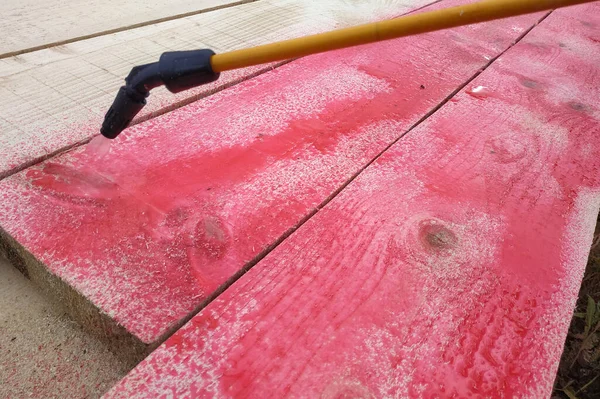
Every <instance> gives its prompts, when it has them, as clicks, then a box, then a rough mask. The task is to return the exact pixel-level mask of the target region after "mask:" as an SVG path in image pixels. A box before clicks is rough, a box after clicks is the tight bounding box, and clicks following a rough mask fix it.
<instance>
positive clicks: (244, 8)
mask: <svg viewBox="0 0 600 399" xmlns="http://www.w3.org/2000/svg"><path fill="white" fill-rule="evenodd" d="M431 1H432V0H369V1H366V2H365V1H357V0H353V1H344V0H331V1H327V2H321V1H318V0H268V1H258V2H253V3H248V4H244V5H240V6H236V7H231V8H227V9H222V10H218V11H214V12H210V13H206V14H200V15H195V16H192V17H188V18H181V19H177V20H174V21H169V22H165V23H161V24H156V25H152V26H147V27H143V28H138V29H133V30H129V31H126V32H120V33H117V34H114V35H106V36H101V37H97V38H94V39H90V40H85V41H81V42H77V43H71V44H67V45H63V46H57V47H52V48H49V49H45V50H40V51H36V52H34V53H29V54H23V55H19V56H16V57H11V58H7V59H0V178H2V177H5V176H7V175H10V174H12V173H14V172H15V171H18V170H21V169H23V168H24V167H26V166H29V165H30V164H33V163H36V162H39V160H40V159H43V158H44V157H48V156H49V155H51V154H54V153H57V152H60V151H61V150H64V149H65V148H68V147H70V146H73V145H75V144H77V143H80V142H81V141H85V140H89V139H90V138H91V137H92V136H94V135H97V134H99V128H100V125H101V123H102V119H103V117H104V113H105V112H106V110H107V109H108V107H109V106H110V105H111V104H112V101H113V99H114V96H115V95H116V93H117V90H118V88H119V87H120V86H121V85H122V84H123V79H124V77H125V76H126V75H127V74H128V73H129V71H130V70H131V68H132V67H133V66H135V65H141V64H145V63H149V62H155V61H156V60H157V59H158V57H159V56H160V54H161V53H163V52H165V51H173V50H186V49H194V48H212V49H213V50H215V51H216V52H223V51H227V50H234V49H238V48H242V47H247V46H251V45H256V44H264V43H269V42H273V41H276V40H281V39H286V38H293V37H298V36H302V35H305V34H309V33H317V32H322V31H326V30H329V29H333V28H336V27H344V26H349V25H353V24H356V23H359V22H367V21H370V20H379V19H383V18H389V17H392V16H397V15H399V14H402V13H405V12H407V11H410V10H411V9H413V8H417V7H419V6H421V5H424V4H427V3H429V2H431ZM272 67H273V66H272V65H264V66H258V67H252V68H247V69H243V70H238V71H232V72H229V73H224V74H222V75H221V78H220V79H219V81H217V82H214V83H212V84H210V85H205V86H202V87H199V88H196V89H194V90H190V91H186V92H183V93H179V94H177V95H173V94H171V93H169V92H167V90H165V89H164V88H159V89H155V90H153V91H152V95H151V97H150V98H149V104H148V106H146V107H145V108H144V110H143V111H142V113H140V115H138V117H137V118H136V119H135V120H134V123H137V122H140V121H142V120H145V119H148V118H151V117H153V116H156V115H157V114H161V113H164V112H166V111H169V110H172V109H174V108H177V107H179V106H181V105H182V104H186V103H189V102H192V101H194V100H196V99H198V98H200V97H202V96H206V95H209V94H211V93H213V92H214V91H216V90H220V89H222V88H223V87H227V86H228V85H232V84H234V83H236V82H239V81H241V80H244V79H246V78H248V77H250V76H253V75H255V74H258V73H262V72H265V71H268V70H270V69H271V68H272ZM125 134H126V133H125Z"/></svg>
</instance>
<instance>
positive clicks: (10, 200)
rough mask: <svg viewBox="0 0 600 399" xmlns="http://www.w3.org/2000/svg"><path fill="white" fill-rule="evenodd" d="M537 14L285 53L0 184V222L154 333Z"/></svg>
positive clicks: (114, 311)
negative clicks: (100, 143)
mask: <svg viewBox="0 0 600 399" xmlns="http://www.w3.org/2000/svg"><path fill="white" fill-rule="evenodd" d="M452 3H453V2H444V5H449V4H450V5H451V4H452ZM436 7H437V6H436ZM539 18H540V15H533V16H531V15H530V16H525V17H521V18H516V19H512V20H509V21H499V22H494V23H488V24H484V25H476V26H471V27H465V28H460V29H454V30H450V31H444V32H438V33H434V34H428V35H420V36H417V37H415V38H411V39H407V40H397V41H391V42H387V43H381V44H377V45H373V46H367V47H360V48H356V49H349V50H345V51H338V52H332V53H330V54H324V55H319V56H315V57H309V58H305V59H302V60H299V61H297V62H293V63H291V64H288V65H286V66H283V67H281V68H278V69H276V70H274V71H272V72H270V73H267V74H265V75H262V76H260V77H258V78H256V79H252V80H249V81H246V82H244V83H242V84H239V85H237V86H235V87H232V88H230V89H228V90H225V91H223V92H220V93H217V94H215V95H213V96H211V97H210V98H207V99H204V100H202V101H198V102H196V103H194V104H191V105H189V106H186V107H184V108H181V109H178V110H176V111H174V112H171V113H169V114H167V115H164V116H162V117H158V118H155V119H152V120H150V121H147V122H145V123H143V124H141V125H138V126H137V127H134V128H133V129H132V130H131V131H130V132H129V134H125V135H123V136H121V137H120V138H119V140H117V141H116V142H114V143H112V145H111V147H110V152H109V154H108V155H105V156H100V157H99V156H97V154H96V152H95V151H94V150H91V151H90V150H88V149H85V148H81V149H77V150H74V151H71V152H69V153H67V154H65V155H63V156H60V157H58V158H55V159H52V160H50V161H47V162H44V163H41V164H39V165H36V166H35V167H32V168H29V169H27V170H26V171H24V172H22V173H19V174H16V175H14V176H11V177H10V178H7V179H5V180H3V181H2V182H1V183H0V193H1V194H0V198H1V199H2V204H1V206H0V225H1V226H2V228H3V229H5V230H6V231H7V232H8V233H9V234H10V235H11V236H12V237H14V238H15V239H16V240H17V241H18V242H20V243H21V244H22V245H23V246H24V247H25V248H26V249H27V250H28V251H30V252H31V253H32V254H33V255H34V256H36V257H37V258H38V259H39V260H41V261H42V262H44V264H45V265H47V267H48V268H49V269H50V270H51V271H52V272H53V273H55V274H56V275H58V276H59V277H61V278H62V279H64V280H65V281H66V282H68V283H69V284H70V285H72V286H73V287H75V288H76V289H77V290H78V291H80V292H81V293H83V295H85V296H86V297H87V298H89V299H90V300H91V301H92V302H93V303H94V304H95V305H96V306H97V307H98V308H99V309H101V310H102V311H103V312H105V313H107V314H108V315H110V316H111V317H113V318H114V319H115V320H117V321H118V322H119V323H121V324H122V325H123V326H125V327H126V328H127V329H128V330H129V331H130V332H131V333H133V334H135V335H136V336H137V337H139V338H140V339H141V340H143V341H144V342H147V343H151V342H155V341H156V340H157V339H159V337H160V336H161V335H162V334H163V333H165V332H166V331H167V330H168V329H169V328H170V327H171V326H173V324H174V323H176V322H177V321H178V320H180V319H181V318H183V317H184V316H185V315H187V314H188V313H189V312H190V311H191V310H193V309H194V307H196V306H197V305H198V304H200V303H201V302H202V300H203V299H204V298H206V296H207V295H209V294H210V293H211V292H213V291H214V290H215V288H217V287H218V286H219V285H221V284H222V283H223V282H225V281H226V280H227V279H228V278H230V277H231V276H232V275H233V274H234V273H235V272H237V271H238V270H240V269H241V268H242V267H243V266H244V265H245V264H246V263H247V262H249V261H251V260H252V259H253V258H255V257H256V256H257V255H258V254H259V253H261V251H264V250H266V249H267V248H268V247H269V246H270V245H272V244H273V243H274V242H275V241H276V240H277V239H278V238H279V237H281V236H282V235H283V234H285V233H286V232H287V231H289V230H290V229H292V228H294V226H295V225H296V224H297V223H298V222H299V221H300V220H301V219H302V218H303V217H305V215H307V214H308V213H309V212H311V211H312V210H313V209H315V207H316V206H318V204H320V203H321V202H322V201H323V200H325V199H326V198H327V197H328V196H329V195H331V194H332V193H333V192H334V191H335V190H336V189H337V188H338V187H340V185H341V184H342V183H343V182H345V181H346V180H347V179H348V178H350V177H351V176H352V175H353V174H354V173H356V172H357V171H358V170H360V168H361V167H363V166H364V165H366V163H367V162H369V161H370V160H371V159H372V158H373V157H374V156H376V155H377V154H378V153H379V152H380V151H382V150H383V149H384V148H385V147H386V146H387V145H389V144H390V143H391V142H392V141H393V140H395V139H397V138H398V137H399V136H400V135H402V134H403V133H404V132H405V131H406V129H407V128H408V127H409V126H411V124H413V123H415V122H416V121H418V120H419V118H421V117H422V116H423V115H424V114H425V113H426V112H427V111H428V110H430V109H432V108H433V107H435V106H436V105H437V104H439V103H440V101H442V100H443V99H444V98H445V97H446V96H448V95H449V94H450V93H451V92H452V91H453V90H455V89H456V87H457V86H459V85H460V84H462V83H463V82H465V81H466V80H467V79H469V78H470V77H471V76H473V74H474V73H475V72H476V71H478V70H479V69H480V68H482V67H483V66H485V64H486V63H487V62H488V61H487V60H489V59H490V58H491V57H494V56H496V55H497V54H499V52H501V51H502V50H504V49H505V48H507V47H508V46H509V45H510V44H511V43H512V42H513V41H514V40H516V38H517V37H518V36H519V35H520V34H522V33H523V32H524V31H525V29H526V28H528V27H530V26H532V25H533V24H534V23H535V22H536V21H537V20H538V19H539ZM422 85H423V86H422ZM422 87H423V88H422Z"/></svg>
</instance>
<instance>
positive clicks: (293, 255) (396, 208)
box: [105, 3, 600, 399]
mask: <svg viewBox="0 0 600 399" xmlns="http://www.w3.org/2000/svg"><path fill="white" fill-rule="evenodd" d="M599 16H600V5H599V4H597V3H595V4H590V5H587V6H578V7H576V8H572V9H565V10H561V11H556V12H554V13H553V14H552V15H551V16H550V17H548V18H547V19H546V20H544V21H543V22H542V23H541V24H540V25H539V26H538V27H536V28H534V29H533V30H532V32H530V33H529V34H528V35H527V36H526V37H525V38H524V39H523V40H522V41H521V42H519V43H518V44H517V45H516V46H515V47H513V48H512V49H510V50H509V51H508V52H507V53H506V54H505V55H504V56H502V57H501V58H500V59H499V60H498V61H497V62H496V63H494V64H492V66H491V67H490V68H488V69H487V70H486V71H485V72H484V73H483V74H481V75H480V76H479V77H478V78H477V79H476V80H475V81H473V82H472V83H471V84H469V86H468V87H467V90H465V91H462V92H461V93H459V94H458V95H457V96H456V97H454V98H453V99H452V101H451V102H449V103H447V105H445V106H444V107H443V108H441V109H440V110H439V111H438V112H437V113H436V114H434V115H433V116H432V117H430V118H429V119H427V120H426V121H425V122H424V123H423V124H421V125H420V126H418V127H417V128H416V129H414V130H413V131H411V132H410V133H409V134H408V135H407V136H406V137H404V138H402V139H401V140H400V141H399V142H398V143H396V144H395V145H394V146H393V147H391V148H390V149H389V150H388V151H386V152H385V153H384V154H383V156H381V157H380V158H379V159H378V160H377V161H376V162H375V163H373V164H372V165H371V166H369V167H368V168H367V169H366V170H365V171H364V172H363V173H361V174H360V175H359V176H358V178H357V179H356V180H354V181H353V182H352V183H351V184H350V185H348V186H347V187H346V188H345V189H344V190H343V191H342V192H341V193H340V194H339V195H338V196H336V197H335V198H334V199H333V200H332V201H331V202H330V203H329V204H327V205H326V206H325V207H324V208H323V209H321V210H320V211H319V212H318V213H317V214H316V215H315V216H314V217H312V218H311V219H310V220H309V221H307V222H306V223H305V224H304V225H303V226H302V227H301V228H300V229H298V230H297V231H296V232H295V233H294V234H292V235H291V236H290V237H289V238H288V239H286V240H285V241H284V242H283V243H282V244H281V245H280V246H278V247H277V248H276V249H275V250H273V251H272V252H271V253H270V254H269V255H268V256H267V257H266V258H264V259H263V260H262V261H261V262H259V263H258V264H257V265H255V266H254V267H253V268H252V269H251V270H250V271H249V272H248V273H246V274H245V275H244V276H243V277H241V278H240V279H239V280H238V281H237V282H236V283H234V284H233V285H232V286H231V287H230V288H229V289H227V290H226V291H225V292H224V293H223V294H222V295H220V296H219V297H218V298H217V299H216V300H215V301H214V302H212V303H211V304H210V305H209V306H208V307H207V308H205V309H204V310H203V311H201V312H200V313H199V314H198V315H196V316H195V317H194V318H193V319H192V320H191V321H190V322H189V323H188V324H187V325H186V326H185V327H183V328H182V329H181V330H180V331H178V332H177V333H176V334H175V335H173V336H172V337H171V338H170V339H169V340H167V341H166V343H165V344H164V345H162V346H161V347H160V348H159V349H158V350H157V351H155V352H154V353H153V354H152V355H150V357H149V358H147V359H146V360H145V361H143V362H142V363H141V364H140V365H139V366H138V367H137V368H136V369H134V370H133V371H132V372H131V373H130V374H129V376H128V377H126V378H125V380H124V381H122V382H121V383H120V384H119V385H118V386H116V387H115V388H114V389H113V390H112V391H111V392H109V394H107V395H106V396H105V398H106V399H108V398H112V399H114V398H123V397H127V398H129V397H147V396H156V397H180V398H187V397H215V398H220V397H236V398H246V397H250V398H259V397H298V398H304V397H306V398H315V397H320V398H340V397H361V398H382V397H398V398H440V397H444V398H546V397H549V396H550V394H551V391H552V384H553V381H554V378H555V373H556V368H557V366H558V362H559V359H560V355H561V352H562V347H563V343H564V338H565V336H566V333H567V330H568V325H569V320H570V319H571V314H572V311H573V307H574V304H575V300H576V298H577V293H578V290H579V284H580V282H581V278H582V274H583V270H584V268H585V263H586V258H587V253H588V250H589V247H590V245H591V240H592V234H593V230H594V223H595V220H596V216H597V213H598V209H599V207H600V142H599V141H598V140H597V138H598V135H599V134H600V123H599V122H600V102H599V100H598V99H599V98H600V96H599V95H600V89H599V87H600V70H599V65H600V51H599V50H600V45H599V43H600V30H599V27H600V18H599Z"/></svg>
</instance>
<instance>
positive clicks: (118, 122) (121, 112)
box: [100, 50, 219, 139]
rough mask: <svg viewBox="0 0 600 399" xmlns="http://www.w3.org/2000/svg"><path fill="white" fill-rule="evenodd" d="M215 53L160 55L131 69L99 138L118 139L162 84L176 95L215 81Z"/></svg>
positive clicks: (173, 52) (105, 119)
mask: <svg viewBox="0 0 600 399" xmlns="http://www.w3.org/2000/svg"><path fill="white" fill-rule="evenodd" d="M214 54H215V53H214V52H213V51H212V50H192V51H172V52H168V53H163V54H162V55H161V56H160V60H159V61H158V62H155V63H153V64H146V65H140V66H136V67H134V68H133V69H132V70H131V72H129V75H128V76H127V78H125V86H122V87H121V88H120V89H119V92H118V93H117V97H116V98H115V101H114V102H113V104H112V105H111V107H110V108H109V110H108V112H107V113H106V115H105V116H104V122H103V123H102V128H101V129H100V132H101V133H102V135H103V136H104V137H107V138H109V139H114V138H115V137H117V136H118V135H119V133H121V132H122V131H123V130H124V129H125V128H126V127H127V126H129V124H130V123H131V121H132V120H133V118H134V117H135V116H136V115H137V114H138V112H140V111H141V110H142V108H144V105H146V97H148V96H149V95H150V90H152V89H153V88H155V87H157V86H161V85H165V87H166V88H167V89H168V90H169V91H170V92H171V93H179V92H180V91H183V90H187V89H191V88H193V87H196V86H200V85H203V84H205V83H210V82H214V81H215V80H217V79H218V78H219V73H218V72H214V71H213V70H212V67H211V65H210V57H212V56H213V55H214Z"/></svg>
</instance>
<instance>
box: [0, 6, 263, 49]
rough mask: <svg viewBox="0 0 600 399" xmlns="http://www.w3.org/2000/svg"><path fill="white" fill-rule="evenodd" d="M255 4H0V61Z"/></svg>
mask: <svg viewBox="0 0 600 399" xmlns="http://www.w3.org/2000/svg"><path fill="white" fill-rule="evenodd" d="M247 1H253V0H246V1H240V0H174V1H169V2H164V1H160V0H128V1H120V0H102V1H89V0H66V1H65V0H19V1H16V0H4V1H3V2H2V3H0V15H2V19H0V31H1V32H3V34H2V35H1V36H0V58H4V57H7V56H12V55H16V54H21V53H24V52H28V51H32V50H37V49H40V48H44V47H49V46H52V45H58V44H65V43H68V42H71V41H74V40H78V39H81V38H88V37H90V36H94V35H98V34H107V33H110V32H115V31H120V30H124V29H128V28H133V27H136V26H140V25H144V24H152V23H157V22H160V21H164V20H169V19H174V18H178V17H179V18H180V17H183V16H187V15H193V14H199V13H202V12H207V11H210V10H215V9H218V8H222V7H228V6H232V5H236V4H241V3H244V2H247Z"/></svg>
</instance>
